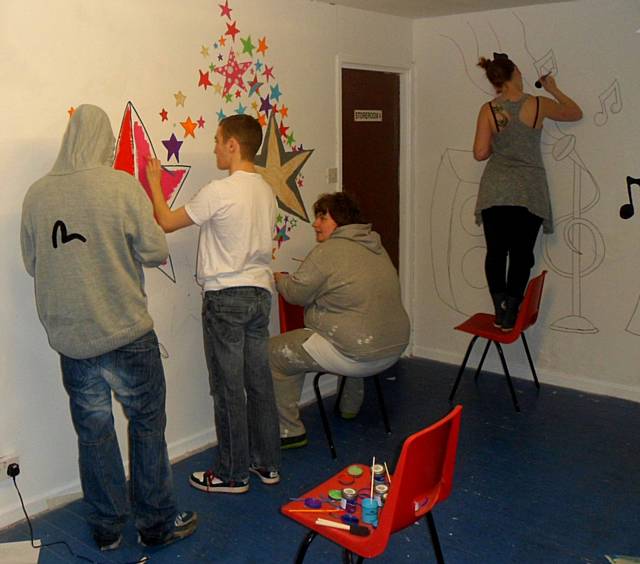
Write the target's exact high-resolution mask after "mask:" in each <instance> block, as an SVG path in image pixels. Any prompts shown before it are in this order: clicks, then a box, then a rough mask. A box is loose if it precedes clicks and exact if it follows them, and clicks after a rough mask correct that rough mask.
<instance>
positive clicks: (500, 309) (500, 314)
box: [491, 293, 507, 327]
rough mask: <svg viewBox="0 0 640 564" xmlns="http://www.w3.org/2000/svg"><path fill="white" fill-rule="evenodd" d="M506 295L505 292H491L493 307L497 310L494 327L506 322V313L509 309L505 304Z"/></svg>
mask: <svg viewBox="0 0 640 564" xmlns="http://www.w3.org/2000/svg"><path fill="white" fill-rule="evenodd" d="M506 297H507V296H506V294H503V293H496V294H491V299H492V300H493V308H494V311H495V320H494V322H493V325H494V327H502V324H503V323H504V314H505V311H506V309H507V307H506V304H505V298H506Z"/></svg>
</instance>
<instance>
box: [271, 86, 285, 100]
mask: <svg viewBox="0 0 640 564" xmlns="http://www.w3.org/2000/svg"><path fill="white" fill-rule="evenodd" d="M280 96H282V92H280V85H279V84H276V85H275V86H272V87H271V99H272V100H275V101H276V102H279V101H280Z"/></svg>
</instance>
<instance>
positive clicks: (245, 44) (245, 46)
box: [240, 35, 256, 57]
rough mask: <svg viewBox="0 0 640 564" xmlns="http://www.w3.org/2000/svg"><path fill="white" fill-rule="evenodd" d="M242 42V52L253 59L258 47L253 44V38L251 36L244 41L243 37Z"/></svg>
mask: <svg viewBox="0 0 640 564" xmlns="http://www.w3.org/2000/svg"><path fill="white" fill-rule="evenodd" d="M240 41H241V42H242V52H243V53H249V57H253V50H254V49H255V48H256V46H255V45H254V44H253V43H251V36H250V35H249V36H248V37H247V38H246V39H242V37H241V38H240Z"/></svg>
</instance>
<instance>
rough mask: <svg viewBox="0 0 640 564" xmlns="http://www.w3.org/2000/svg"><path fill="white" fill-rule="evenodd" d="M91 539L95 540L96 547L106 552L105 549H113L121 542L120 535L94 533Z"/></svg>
mask: <svg viewBox="0 0 640 564" xmlns="http://www.w3.org/2000/svg"><path fill="white" fill-rule="evenodd" d="M93 540H95V541H96V544H97V545H98V548H99V549H100V550H101V551H102V552H106V551H107V550H115V549H116V548H118V547H119V546H120V544H121V543H122V535H104V536H103V535H99V534H94V535H93Z"/></svg>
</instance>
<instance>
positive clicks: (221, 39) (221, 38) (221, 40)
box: [218, 35, 227, 47]
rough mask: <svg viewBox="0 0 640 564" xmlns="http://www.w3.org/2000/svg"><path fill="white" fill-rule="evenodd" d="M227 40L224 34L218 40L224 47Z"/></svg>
mask: <svg viewBox="0 0 640 564" xmlns="http://www.w3.org/2000/svg"><path fill="white" fill-rule="evenodd" d="M226 41H227V40H226V39H225V38H224V35H221V36H220V39H218V42H219V43H220V45H222V46H223V47H224V44H225V42H226Z"/></svg>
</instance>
